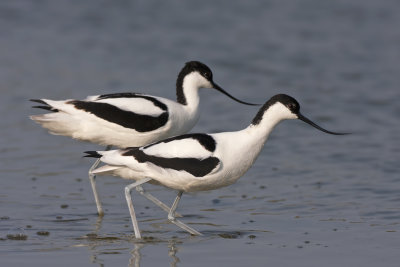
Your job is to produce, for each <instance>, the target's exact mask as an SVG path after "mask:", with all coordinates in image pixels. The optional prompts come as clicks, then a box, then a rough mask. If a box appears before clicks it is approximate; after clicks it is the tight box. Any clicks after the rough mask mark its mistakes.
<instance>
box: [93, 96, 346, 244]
mask: <svg viewBox="0 0 400 267" xmlns="http://www.w3.org/2000/svg"><path fill="white" fill-rule="evenodd" d="M286 119H300V120H302V121H304V122H306V123H308V124H309V125H311V126H313V127H315V128H317V129H318V130H321V131H323V132H326V133H329V134H334V135H342V134H344V133H335V132H331V131H328V130H325V129H323V128H321V127H320V126H318V125H316V124H315V123H314V122H312V121H310V120H309V119H307V118H306V117H305V116H303V115H302V114H301V113H300V105H299V103H298V102H297V101H296V100H295V99H294V98H292V97H290V96H288V95H284V94H279V95H275V96H273V97H272V98H271V99H270V100H268V101H267V102H266V103H265V104H264V105H263V107H262V108H261V109H260V110H259V112H258V113H257V115H256V116H255V117H254V119H253V121H252V123H251V124H250V126H248V127H247V128H246V129H244V130H241V131H236V132H224V133H215V134H205V133H197V134H186V135H180V136H175V137H172V138H169V139H165V140H162V141H159V142H156V143H153V144H150V145H147V146H143V147H132V148H126V149H119V150H112V151H97V152H96V151H88V152H86V153H87V154H88V155H87V157H95V158H99V159H100V160H101V161H102V162H104V163H106V165H104V166H102V167H99V168H98V169H95V170H94V171H93V173H94V174H103V175H114V176H120V177H123V178H126V179H133V180H136V182H135V183H133V184H130V185H128V186H127V187H126V188H125V196H126V200H127V203H128V207H129V212H130V216H131V219H132V224H133V228H134V231H135V236H136V238H141V234H140V231H139V227H138V224H137V220H136V215H135V211H134V207H133V202H132V197H131V190H132V189H133V188H135V187H137V186H140V185H142V184H144V183H147V182H150V183H157V184H161V185H164V186H165V187H168V188H172V189H175V190H177V191H178V195H177V197H176V199H175V201H174V203H173V204H172V206H171V208H170V209H169V211H168V219H169V220H170V221H171V222H172V223H174V224H176V225H177V226H179V227H181V228H182V229H184V230H186V231H188V232H189V233H191V234H194V235H201V233H200V232H198V231H196V230H195V229H193V228H191V227H189V226H188V225H186V224H184V223H183V222H181V221H179V220H177V219H176V218H175V217H176V216H175V210H176V208H177V205H178V202H179V200H180V199H181V196H182V194H183V192H197V191H205V190H213V189H218V188H221V187H224V186H228V185H231V184H233V183H235V182H236V181H237V180H238V179H239V178H240V177H241V176H243V175H244V174H245V172H246V171H247V170H248V169H249V168H250V167H251V166H252V165H253V163H254V161H255V160H256V158H257V156H258V155H259V154H260V152H261V149H262V148H263V146H264V144H265V142H266V141H267V139H268V136H269V134H270V133H271V131H272V130H273V129H274V127H275V126H276V125H277V124H278V123H279V122H281V121H282V120H286Z"/></svg>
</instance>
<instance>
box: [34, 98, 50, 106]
mask: <svg viewBox="0 0 400 267" xmlns="http://www.w3.org/2000/svg"><path fill="white" fill-rule="evenodd" d="M29 101H32V102H36V103H39V104H43V105H49V104H47V103H46V102H44V101H43V100H42V99H29Z"/></svg>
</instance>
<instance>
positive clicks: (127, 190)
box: [125, 178, 151, 239]
mask: <svg viewBox="0 0 400 267" xmlns="http://www.w3.org/2000/svg"><path fill="white" fill-rule="evenodd" d="M150 180H151V178H143V179H142V180H139V181H137V182H135V183H133V184H130V185H127V186H126V187H125V197H126V202H127V204H128V208H129V213H130V215H131V219H132V226H133V230H134V231H135V237H136V238H138V239H140V238H142V236H141V235H140V230H139V225H138V223H137V220H136V214H135V209H134V208H133V202H132V195H131V190H132V189H133V188H135V187H136V186H139V185H141V184H144V183H147V182H148V181H150Z"/></svg>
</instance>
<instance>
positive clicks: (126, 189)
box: [125, 186, 131, 195]
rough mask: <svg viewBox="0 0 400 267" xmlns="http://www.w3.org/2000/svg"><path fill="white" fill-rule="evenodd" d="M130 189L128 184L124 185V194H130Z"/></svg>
mask: <svg viewBox="0 0 400 267" xmlns="http://www.w3.org/2000/svg"><path fill="white" fill-rule="evenodd" d="M130 194H131V189H130V188H129V187H128V186H125V195H130Z"/></svg>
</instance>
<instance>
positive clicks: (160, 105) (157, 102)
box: [97, 93, 168, 111]
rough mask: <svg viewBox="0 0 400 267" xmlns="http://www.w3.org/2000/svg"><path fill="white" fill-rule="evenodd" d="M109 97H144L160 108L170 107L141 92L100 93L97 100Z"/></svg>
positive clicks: (165, 109)
mask: <svg viewBox="0 0 400 267" xmlns="http://www.w3.org/2000/svg"><path fill="white" fill-rule="evenodd" d="M108 98H144V99H146V100H148V101H151V102H153V104H154V105H155V106H157V107H159V108H160V109H162V110H164V111H167V110H168V108H167V106H166V105H165V104H164V103H162V102H160V101H158V100H157V99H155V98H154V97H151V96H146V95H141V94H136V93H115V94H106V95H100V96H99V97H98V98H97V100H102V99H108Z"/></svg>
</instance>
